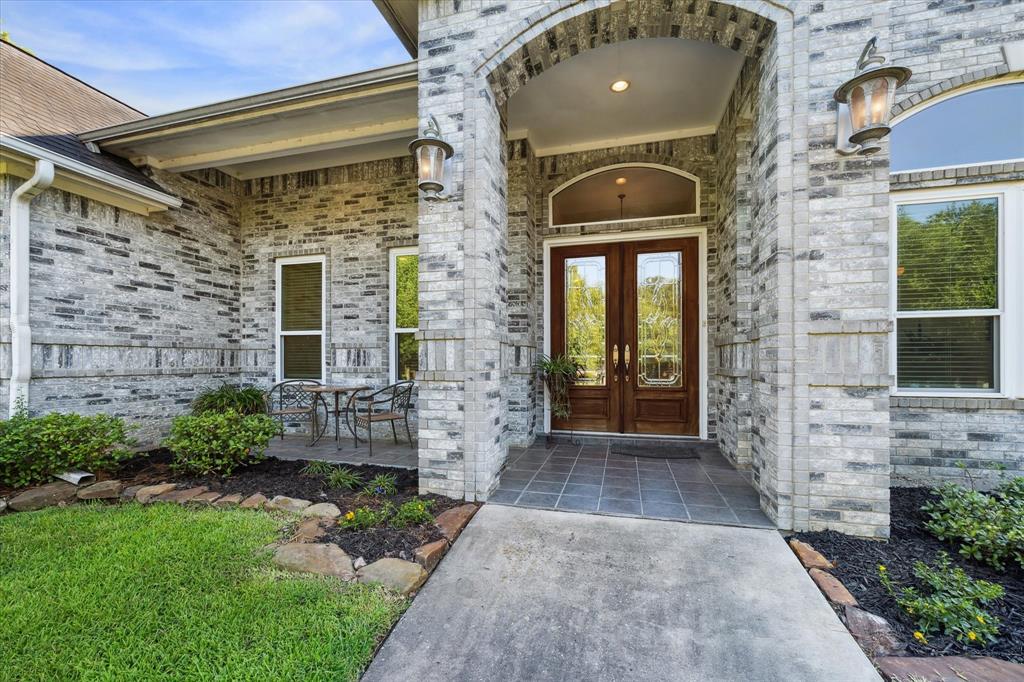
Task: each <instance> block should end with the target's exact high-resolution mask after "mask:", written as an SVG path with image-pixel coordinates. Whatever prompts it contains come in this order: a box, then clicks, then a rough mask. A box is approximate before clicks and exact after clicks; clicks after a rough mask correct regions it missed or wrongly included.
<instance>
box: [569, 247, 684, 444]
mask: <svg viewBox="0 0 1024 682" xmlns="http://www.w3.org/2000/svg"><path fill="white" fill-rule="evenodd" d="M698 251H699V242H698V239H697V238H696V237H686V238H679V239H652V240H644V241H635V242H616V243H603V244H584V245H577V246H566V247H562V248H557V249H552V252H551V286H550V292H551V301H550V304H551V307H550V310H551V317H552V319H551V352H552V354H555V355H557V354H565V355H566V356H568V357H570V358H572V359H573V360H575V361H576V362H577V363H579V365H580V366H581V367H582V368H583V369H582V376H581V377H580V378H579V379H578V380H577V382H576V384H575V385H574V386H573V387H572V388H571V389H570V390H569V400H570V406H571V415H570V417H569V418H568V419H559V418H556V417H555V416H554V415H552V428H553V429H570V428H571V429H574V430H577V431H599V432H605V433H644V434H670V435H686V436H699V435H700V423H699V420H700V378H699V376H698V374H699V372H700V357H699V352H700V350H699V349H700V346H699V329H698V325H699V317H700V309H699V267H698V266H699V261H698V257H699V253H698Z"/></svg>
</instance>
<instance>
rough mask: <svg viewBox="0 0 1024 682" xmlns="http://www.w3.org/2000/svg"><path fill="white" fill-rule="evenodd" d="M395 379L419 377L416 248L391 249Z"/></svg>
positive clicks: (392, 354)
mask: <svg viewBox="0 0 1024 682" xmlns="http://www.w3.org/2000/svg"><path fill="white" fill-rule="evenodd" d="M390 266H391V267H390V270H391V295H390V297H389V299H390V302H391V305H390V316H389V317H390V320H391V342H390V346H391V353H390V355H391V363H390V366H391V380H392V381H405V380H407V379H415V378H416V370H417V369H419V364H420V342H419V341H418V340H417V339H416V332H417V331H419V303H420V296H419V253H418V250H417V249H416V247H414V246H413V247H402V248H398V249H392V250H391V257H390Z"/></svg>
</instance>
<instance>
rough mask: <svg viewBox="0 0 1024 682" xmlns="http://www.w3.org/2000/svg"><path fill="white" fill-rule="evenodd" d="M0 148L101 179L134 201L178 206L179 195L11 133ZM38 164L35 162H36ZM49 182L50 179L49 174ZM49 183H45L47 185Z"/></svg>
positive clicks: (1, 137) (158, 207)
mask: <svg viewBox="0 0 1024 682" xmlns="http://www.w3.org/2000/svg"><path fill="white" fill-rule="evenodd" d="M0 148H3V149H8V150H10V151H13V152H16V153H18V154H21V155H23V156H27V157H30V158H31V159H33V160H36V162H37V164H38V161H47V162H49V163H50V164H51V165H53V166H56V167H59V168H60V169H61V170H66V171H69V172H71V173H74V174H76V175H79V176H82V177H83V178H86V179H88V180H91V181H93V182H98V183H102V184H103V185H106V186H108V187H110V188H112V189H114V190H116V191H118V192H120V193H122V194H129V195H131V197H132V198H134V199H135V201H139V202H141V203H145V204H150V205H151V206H152V209H153V210H166V209H167V208H180V207H181V199H179V198H178V197H176V196H173V195H170V194H165V193H164V192H161V191H159V190H155V189H152V188H151V187H146V186H144V185H140V184H138V183H135V182H132V181H131V180H125V179H124V178H122V177H120V176H118V175H114V174H113V173H110V172H108V171H105V170H101V169H99V168H96V167H94V166H90V165H88V164H85V163H82V162H81V161H76V160H74V159H70V158H68V157H66V156H64V155H62V154H58V153H57V152H53V151H50V150H49V149H46V148H45V147H40V146H39V145H37V144H32V143H31V142H28V141H26V140H22V139H21V138H18V137H12V136H10V135H0ZM37 167H38V166H37ZM50 182H53V180H52V178H51V180H50ZM49 184H50V183H47V186H49Z"/></svg>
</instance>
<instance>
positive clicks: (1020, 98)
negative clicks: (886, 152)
mask: <svg viewBox="0 0 1024 682" xmlns="http://www.w3.org/2000/svg"><path fill="white" fill-rule="evenodd" d="M1022 122H1024V82H1016V83H1008V84H1001V85H992V86H989V87H984V88H981V89H978V90H971V91H968V92H966V93H962V94H953V95H952V96H950V97H947V98H945V99H942V100H939V101H938V102H937V103H935V104H932V105H926V106H923V107H922V108H920V109H917V110H911V111H910V112H909V113H908V114H907V115H906V116H905V117H903V118H902V120H898V121H897V122H896V123H895V125H894V126H893V130H892V162H891V169H892V171H893V172H894V173H904V172H907V171H915V170H931V169H938V168H952V167H957V166H974V165H982V164H990V163H1005V162H1007V161H1016V160H1019V159H1024V123H1022Z"/></svg>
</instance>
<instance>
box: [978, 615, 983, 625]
mask: <svg viewBox="0 0 1024 682" xmlns="http://www.w3.org/2000/svg"><path fill="white" fill-rule="evenodd" d="M978 622H979V623H981V624H982V625H984V624H985V619H984V618H982V617H981V616H978Z"/></svg>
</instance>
